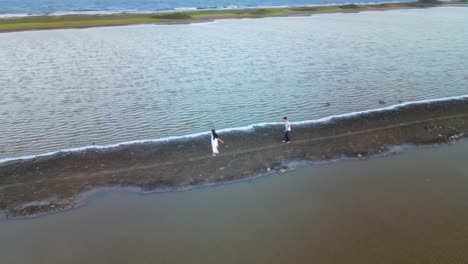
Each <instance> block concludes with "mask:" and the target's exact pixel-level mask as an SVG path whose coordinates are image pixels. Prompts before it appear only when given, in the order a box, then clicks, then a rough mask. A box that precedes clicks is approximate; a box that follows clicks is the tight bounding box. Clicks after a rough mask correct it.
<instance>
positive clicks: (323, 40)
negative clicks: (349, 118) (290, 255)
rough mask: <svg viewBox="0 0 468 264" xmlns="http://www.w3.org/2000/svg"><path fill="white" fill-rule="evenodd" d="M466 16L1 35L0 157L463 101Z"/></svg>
mask: <svg viewBox="0 0 468 264" xmlns="http://www.w3.org/2000/svg"><path fill="white" fill-rule="evenodd" d="M467 11H468V9H467V8H462V7H442V8H430V9H415V10H395V11H388V12H363V13H357V14H323V15H314V16H310V17H286V18H265V19H242V20H220V21H215V22H210V23H202V24H190V25H141V26H123V27H108V28H90V29H66V30H51V31H33V32H17V33H5V34H0V58H1V60H0V87H1V88H0V89H1V96H0V120H1V126H0V159H2V158H11V157H19V156H24V155H31V154H41V153H46V152H50V151H58V150H63V149H69V148H76V147H83V146H89V145H92V144H97V145H108V144H114V143H119V142H126V141H132V140H142V139H159V138H165V137H169V136H183V135H188V134H192V133H199V132H206V131H209V130H210V129H211V128H217V129H221V128H234V127H243V126H248V125H251V124H257V123H263V122H278V121H281V118H282V117H283V116H285V115H287V116H289V117H290V119H291V120H292V121H304V120H313V119H317V118H321V117H326V116H330V115H334V114H341V113H348V112H354V111H361V110H366V109H373V108H378V107H381V106H380V105H379V104H378V100H379V99H383V100H385V101H386V102H387V105H393V104H397V103H398V102H399V101H400V100H401V101H412V100H424V99H435V98H442V97H451V96H459V95H465V94H468V86H467V85H466V84H467V81H468V72H467V71H466V69H467V68H468V45H466V43H468V34H466V32H468V16H467V15H466V14H467ZM325 102H330V103H331V106H329V107H325V106H324V105H323V103H325Z"/></svg>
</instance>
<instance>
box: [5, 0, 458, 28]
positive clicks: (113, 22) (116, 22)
mask: <svg viewBox="0 0 468 264" xmlns="http://www.w3.org/2000/svg"><path fill="white" fill-rule="evenodd" d="M453 4H455V3H454V2H450V3H447V4H445V3H443V4H427V3H419V2H402V3H383V4H365V5H357V4H344V5H327V6H298V7H268V8H243V9H220V10H218V9H208V10H196V11H193V10H180V11H177V10H176V11H174V12H154V13H116V14H109V15H107V14H105V15H102V14H92V15H89V14H72V15H61V16H48V15H46V16H28V17H13V18H12V17H9V18H1V19H0V33H10V32H20V31H35V30H53V29H83V28H94V27H113V26H129V25H143V24H159V25H173V24H191V23H205V22H211V21H215V20H219V19H241V18H266V17H291V16H310V15H314V14H331V13H358V12H363V11H388V10H397V9H416V8H429V7H437V6H450V5H453ZM461 5H463V3H461Z"/></svg>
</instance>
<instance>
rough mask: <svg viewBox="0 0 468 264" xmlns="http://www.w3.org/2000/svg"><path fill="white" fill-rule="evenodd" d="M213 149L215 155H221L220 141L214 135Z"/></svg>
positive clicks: (212, 140)
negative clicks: (219, 149)
mask: <svg viewBox="0 0 468 264" xmlns="http://www.w3.org/2000/svg"><path fill="white" fill-rule="evenodd" d="M211 148H212V149H213V154H219V151H218V139H217V138H214V137H213V135H211Z"/></svg>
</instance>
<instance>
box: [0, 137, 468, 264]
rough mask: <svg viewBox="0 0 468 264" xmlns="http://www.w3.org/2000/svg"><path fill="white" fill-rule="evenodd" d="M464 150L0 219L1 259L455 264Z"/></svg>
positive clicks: (465, 179) (420, 152)
mask: <svg viewBox="0 0 468 264" xmlns="http://www.w3.org/2000/svg"><path fill="white" fill-rule="evenodd" d="M395 151H396V150H395ZM467 151H468V141H467V140H464V141H461V142H457V143H454V144H448V145H437V146H429V147H423V148H420V149H418V148H416V149H406V150H404V151H403V152H402V153H400V154H398V155H390V156H387V157H379V158H372V159H365V160H341V161H339V162H333V163H328V164H325V165H319V166H311V167H302V168H299V169H297V170H295V171H293V172H290V173H286V174H281V175H271V176H267V177H261V178H257V179H255V180H250V181H242V182H239V183H234V184H224V185H218V186H215V187H209V188H198V189H193V190H191V191H186V192H175V193H164V194H149V195H142V194H140V193H128V192H110V193H100V194H95V195H93V196H91V197H92V198H91V199H92V202H89V203H88V205H87V206H85V207H83V208H80V209H77V210H70V211H68V212H65V213H60V214H53V215H48V216H44V217H39V218H34V219H25V220H18V219H10V220H3V221H0V234H1V235H0V256H2V257H1V262H2V263H9V264H23V263H28V264H29V263H50V264H53V263H71V264H73V263H88V264H94V263H96V264H97V263H99V264H102V263H113V264H119V263H206V264H208V263H269V264H271V263H329V264H334V263H337V264H338V263H364V264H367V263H369V264H374V263H380V264H394V263H399V264H415V263H424V264H444V263H447V264H448V263H465V262H466V259H468V251H466V245H467V244H468V225H467V223H468V211H467V210H466V208H467V206H468V203H467V201H468V192H466V190H467V187H468V174H467V171H468V164H467V162H466V153H467Z"/></svg>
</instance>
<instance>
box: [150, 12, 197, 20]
mask: <svg viewBox="0 0 468 264" xmlns="http://www.w3.org/2000/svg"><path fill="white" fill-rule="evenodd" d="M151 18H154V19H171V20H172V19H176V20H177V19H191V18H192V16H190V15H189V14H188V13H180V12H177V13H162V14H156V15H153V16H151Z"/></svg>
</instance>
